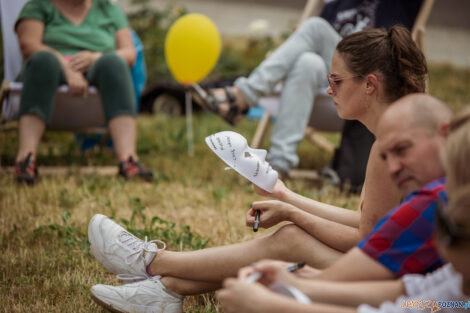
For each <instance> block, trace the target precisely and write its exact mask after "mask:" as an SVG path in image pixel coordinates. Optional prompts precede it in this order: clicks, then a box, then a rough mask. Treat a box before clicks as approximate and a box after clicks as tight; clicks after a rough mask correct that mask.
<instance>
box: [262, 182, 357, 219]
mask: <svg viewBox="0 0 470 313" xmlns="http://www.w3.org/2000/svg"><path fill="white" fill-rule="evenodd" d="M253 186H254V190H255V192H256V193H257V194H259V195H261V196H263V197H269V198H274V199H276V200H280V201H282V202H286V203H289V204H291V205H293V206H295V207H297V208H300V209H302V210H303V211H305V212H307V213H310V214H313V215H316V216H318V217H321V218H323V219H326V220H329V221H332V222H335V223H339V224H343V225H346V226H350V227H354V228H358V227H359V220H360V212H359V211H353V210H348V209H344V208H340V207H337V206H334V205H329V204H326V203H322V202H319V201H315V200H312V199H309V198H307V197H304V196H301V195H299V194H297V193H295V192H293V191H291V190H289V189H288V188H287V187H286V186H285V185H284V183H283V182H282V181H281V180H278V181H277V183H276V185H275V186H274V190H273V191H272V192H271V193H269V192H267V191H265V190H263V189H261V188H259V187H257V186H256V185H253Z"/></svg>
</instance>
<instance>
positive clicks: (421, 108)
mask: <svg viewBox="0 0 470 313" xmlns="http://www.w3.org/2000/svg"><path fill="white" fill-rule="evenodd" d="M451 117H452V111H451V110H450V109H449V108H448V107H447V105H446V104H445V103H443V102H442V101H439V100H438V99H436V98H434V97H432V96H430V95H426V94H411V95H408V96H405V97H403V98H401V99H399V100H397V101H396V102H395V103H393V104H392V105H391V106H390V107H389V108H388V109H387V110H386V111H385V113H384V114H383V115H382V117H381V118H380V121H379V125H378V127H377V144H378V148H379V151H380V155H381V157H382V158H383V159H384V160H385V161H386V162H387V166H388V169H389V173H390V175H391V177H392V179H393V180H394V182H395V184H396V185H397V186H398V188H399V189H400V190H402V191H403V193H405V194H408V193H410V192H411V191H413V190H415V189H418V188H421V187H423V186H425V185H426V184H428V183H430V182H431V181H433V180H436V179H438V178H440V177H442V176H444V169H443V167H442V165H441V162H440V158H439V152H440V150H441V148H442V147H443V145H444V143H445V137H446V135H447V133H448V129H449V122H450V119H451Z"/></svg>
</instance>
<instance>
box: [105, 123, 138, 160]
mask: <svg viewBox="0 0 470 313" xmlns="http://www.w3.org/2000/svg"><path fill="white" fill-rule="evenodd" d="M108 128H109V132H110V134H111V138H112V139H113V143H114V150H115V152H116V157H117V159H118V161H119V162H123V161H126V160H127V159H129V157H130V156H132V158H133V159H134V160H137V159H138V158H137V154H136V152H135V141H136V136H137V129H136V121H135V118H134V117H133V116H130V115H119V116H116V117H115V118H113V119H112V120H110V121H109V123H108Z"/></svg>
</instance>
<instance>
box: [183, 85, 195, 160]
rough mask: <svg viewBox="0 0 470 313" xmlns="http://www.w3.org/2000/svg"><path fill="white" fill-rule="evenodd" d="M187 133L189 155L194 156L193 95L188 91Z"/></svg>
mask: <svg viewBox="0 0 470 313" xmlns="http://www.w3.org/2000/svg"><path fill="white" fill-rule="evenodd" d="M185 96H186V97H185V98H186V132H187V138H188V154H189V155H190V156H193V155H194V136H193V106H192V101H191V93H190V92H189V91H186V94H185Z"/></svg>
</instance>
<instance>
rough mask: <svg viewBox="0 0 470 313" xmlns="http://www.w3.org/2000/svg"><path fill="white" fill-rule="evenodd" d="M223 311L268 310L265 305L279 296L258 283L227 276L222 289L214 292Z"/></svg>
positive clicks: (251, 311) (252, 311)
mask: <svg viewBox="0 0 470 313" xmlns="http://www.w3.org/2000/svg"><path fill="white" fill-rule="evenodd" d="M216 297H217V299H218V300H219V303H220V306H221V308H222V311H223V312H226V313H240V312H244V313H261V312H268V309H266V307H267V306H268V305H269V304H270V303H271V301H272V299H273V297H274V299H275V298H277V297H279V296H278V295H276V294H275V293H273V292H272V291H270V290H268V289H267V288H265V287H263V286H262V285H261V284H258V283H251V284H250V283H246V282H244V281H242V280H238V279H234V278H228V279H226V280H225V281H224V284H223V289H221V290H219V291H217V292H216Z"/></svg>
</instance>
